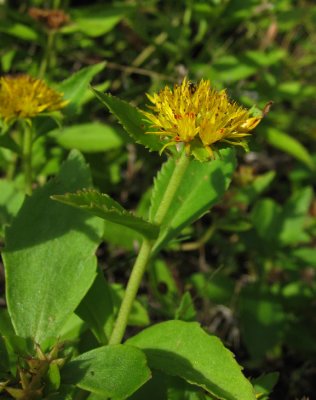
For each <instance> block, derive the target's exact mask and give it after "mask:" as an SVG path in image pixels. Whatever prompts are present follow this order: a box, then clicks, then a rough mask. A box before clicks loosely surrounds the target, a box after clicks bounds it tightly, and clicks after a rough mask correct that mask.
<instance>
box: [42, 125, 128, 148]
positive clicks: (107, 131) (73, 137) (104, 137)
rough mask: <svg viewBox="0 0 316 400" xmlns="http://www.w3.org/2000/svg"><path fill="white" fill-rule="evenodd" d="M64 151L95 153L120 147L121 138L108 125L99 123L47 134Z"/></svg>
mask: <svg viewBox="0 0 316 400" xmlns="http://www.w3.org/2000/svg"><path fill="white" fill-rule="evenodd" d="M49 136H51V137H53V138H54V139H55V140H56V141H57V143H58V144H60V145H61V146H63V147H64V148H65V149H77V150H79V151H82V152H84V153H96V152H101V151H107V150H112V149H116V148H118V147H121V146H122V144H123V139H122V137H121V136H120V135H119V134H118V133H117V131H116V130H115V129H113V128H112V127H111V126H110V125H106V124H101V123H100V122H91V123H88V124H80V125H72V126H67V127H63V128H61V129H54V130H53V131H51V132H50V133H49Z"/></svg>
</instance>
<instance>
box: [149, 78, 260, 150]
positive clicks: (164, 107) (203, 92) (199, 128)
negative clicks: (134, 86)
mask: <svg viewBox="0 0 316 400" xmlns="http://www.w3.org/2000/svg"><path fill="white" fill-rule="evenodd" d="M147 96H148V98H149V100H150V101H151V103H152V104H153V105H152V106H149V108H150V109H151V111H150V112H149V111H142V113H143V114H144V115H145V116H146V119H147V120H148V121H149V122H150V125H151V131H148V132H146V133H148V134H156V135H160V136H162V137H163V138H167V139H168V142H167V143H166V144H165V146H164V147H163V149H164V148H165V147H166V146H170V145H174V144H177V143H179V142H180V143H184V145H185V148H186V152H187V153H190V152H191V147H192V146H193V145H194V147H195V148H196V147H200V148H204V149H206V150H207V152H208V154H209V155H210V156H211V157H212V156H213V150H212V147H213V145H214V143H216V142H219V141H221V142H226V143H230V144H233V145H239V146H243V147H246V140H245V137H246V136H248V135H249V132H250V131H251V130H252V129H254V128H255V127H256V126H257V125H258V124H259V122H260V121H261V119H262V116H259V117H251V116H250V112H249V110H247V109H246V108H243V107H242V106H239V105H238V104H237V103H235V102H233V101H231V100H230V99H229V98H228V96H227V93H226V91H225V90H221V91H217V90H215V89H213V88H211V85H210V82H209V81H208V80H203V79H202V80H201V81H200V82H199V83H198V84H197V85H194V84H192V83H191V82H189V81H188V80H187V79H186V78H185V79H184V80H183V82H182V84H181V85H174V87H173V90H171V89H170V88H169V87H165V88H164V89H162V90H161V91H160V92H159V93H154V94H153V95H147Z"/></svg>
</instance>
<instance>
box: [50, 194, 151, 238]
mask: <svg viewBox="0 0 316 400" xmlns="http://www.w3.org/2000/svg"><path fill="white" fill-rule="evenodd" d="M52 198H53V199H54V200H57V201H60V202H62V203H65V204H68V205H70V206H73V207H77V208H80V209H84V210H86V211H88V212H90V213H92V214H93V215H96V216H98V217H100V218H103V219H104V220H108V221H110V222H114V223H116V224H120V225H123V226H126V227H128V228H131V229H133V230H135V231H136V232H138V233H140V234H142V235H143V236H145V237H147V238H148V239H155V238H156V237H157V236H158V232H159V227H158V226H156V225H153V224H151V223H149V222H147V221H145V220H144V219H142V218H140V217H137V216H135V215H133V214H132V213H130V212H129V211H127V210H125V209H124V208H123V207H122V206H121V205H120V204H119V203H117V202H116V201H115V200H113V199H112V198H111V197H110V196H108V195H106V194H103V193H99V192H97V191H96V190H85V191H79V192H77V193H67V194H65V195H56V196H52Z"/></svg>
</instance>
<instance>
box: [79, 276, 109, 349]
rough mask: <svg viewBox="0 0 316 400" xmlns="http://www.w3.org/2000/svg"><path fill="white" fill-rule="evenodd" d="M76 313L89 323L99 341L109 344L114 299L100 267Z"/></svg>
mask: <svg viewBox="0 0 316 400" xmlns="http://www.w3.org/2000/svg"><path fill="white" fill-rule="evenodd" d="M76 314H78V315H79V317H80V318H81V319H83V320H84V321H86V322H87V323H88V325H89V327H90V328H91V330H92V332H93V334H94V336H95V337H96V338H97V340H98V342H99V343H101V344H107V342H108V338H109V336H110V334H111V332H112V327H113V322H114V321H113V318H114V316H113V301H112V295H111V289H110V286H109V285H108V283H107V282H106V280H105V278H104V276H103V273H102V272H101V270H100V269H98V274H97V276H96V279H95V281H94V282H93V285H92V286H91V288H90V289H89V291H88V293H87V294H86V295H85V297H84V298H83V299H82V301H81V303H80V304H79V307H78V308H77V310H76Z"/></svg>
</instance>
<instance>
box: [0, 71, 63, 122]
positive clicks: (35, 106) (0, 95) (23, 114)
mask: <svg viewBox="0 0 316 400" xmlns="http://www.w3.org/2000/svg"><path fill="white" fill-rule="evenodd" d="M67 103H68V101H65V100H63V94H62V93H58V92H56V91H55V90H53V89H51V88H49V87H48V86H47V85H46V83H45V82H44V81H42V80H40V79H35V78H33V77H31V76H29V75H24V74H23V75H16V76H3V77H1V78H0V117H2V118H3V119H4V121H5V122H8V121H10V120H12V119H17V118H25V119H27V118H32V117H35V116H36V115H38V114H40V113H42V112H44V111H48V112H49V111H56V110H60V109H61V108H63V107H65V105H66V104H67Z"/></svg>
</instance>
